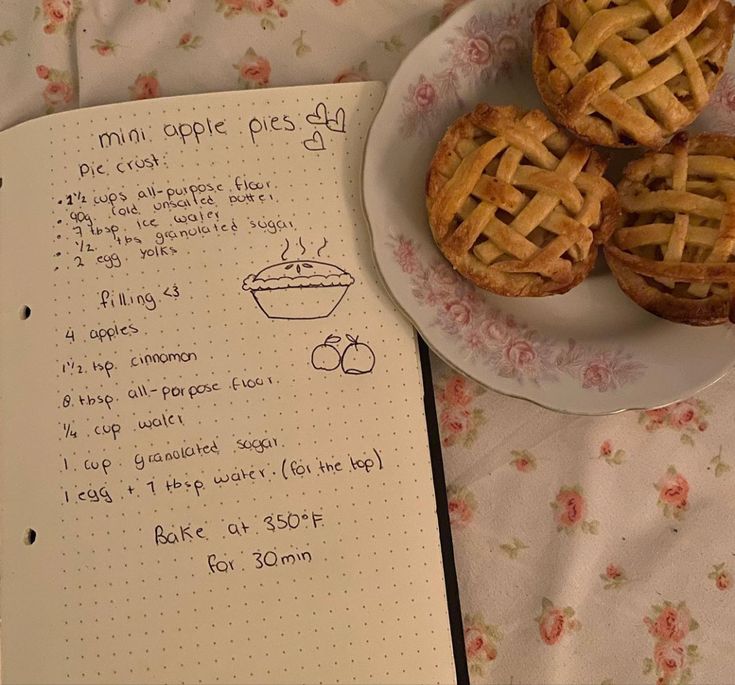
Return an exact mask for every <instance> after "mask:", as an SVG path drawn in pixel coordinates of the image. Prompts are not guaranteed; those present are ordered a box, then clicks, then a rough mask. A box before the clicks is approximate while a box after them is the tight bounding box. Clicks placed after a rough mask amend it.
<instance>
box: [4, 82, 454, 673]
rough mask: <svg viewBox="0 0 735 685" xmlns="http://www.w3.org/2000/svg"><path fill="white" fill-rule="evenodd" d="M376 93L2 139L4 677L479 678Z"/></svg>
mask: <svg viewBox="0 0 735 685" xmlns="http://www.w3.org/2000/svg"><path fill="white" fill-rule="evenodd" d="M382 95H383V86H382V85H381V84H378V83H366V84H350V85H340V86H315V87H303V88H290V89H272V90H267V91H259V92H252V91H251V92H239V93H221V94H207V95H197V96H186V97H176V98H167V99H161V100H154V101H144V102H138V103H127V104H120V105H111V106H105V107H97V108H93V109H88V110H82V111H77V112H71V113H66V114H61V115H54V116H50V117H46V118H43V119H39V120H35V121H31V122H28V123H26V124H22V125H20V126H17V127H15V128H13V129H11V130H8V131H6V132H3V133H1V134H0V176H1V177H2V185H1V186H0V298H1V304H2V307H1V311H2V341H1V343H0V344H1V347H0V388H1V392H2V404H1V407H0V408H1V410H2V411H1V417H2V419H1V421H2V423H1V424H0V440H1V443H0V458H1V463H2V473H1V487H2V542H1V543H0V554H1V561H2V581H1V585H0V592H1V595H0V600H1V601H0V618H1V619H2V639H1V648H2V659H1V661H2V682H3V683H64V682H70V683H175V682H182V683H183V682H186V683H189V682H192V683H196V682H206V683H215V682H223V683H224V682H250V683H311V682H325V683H332V682H355V683H367V682H377V683H418V682H420V683H449V682H456V680H457V679H458V678H459V680H462V679H463V678H465V677H466V667H465V666H464V664H463V656H462V650H461V634H460V633H458V632H457V630H458V628H459V625H458V620H457V619H458V615H457V609H458V607H457V605H456V602H455V600H456V586H455V584H454V583H455V581H454V578H453V575H452V571H451V563H449V562H450V561H451V560H450V550H449V549H448V546H447V545H448V533H447V532H446V531H444V532H443V534H440V529H441V528H443V525H442V526H440V522H443V523H446V519H445V511H444V509H443V507H444V503H443V502H442V501H441V495H440V494H437V493H441V489H442V488H441V485H442V483H441V468H440V464H439V463H438V461H436V460H435V461H434V464H433V466H434V468H433V471H432V460H431V458H430V448H429V443H430V433H431V431H430V430H428V429H427V421H426V412H425V407H424V388H423V385H422V366H421V355H420V353H419V350H418V348H417V343H416V339H415V337H414V334H413V331H412V329H411V327H410V326H409V324H408V323H407V322H406V321H405V320H404V319H403V318H402V317H401V316H400V315H399V313H398V312H397V311H396V309H395V307H394V305H393V304H392V303H391V301H390V300H389V298H388V296H387V295H386V294H385V292H384V291H383V290H382V289H381V287H380V285H379V282H378V278H377V275H376V272H375V270H374V267H373V265H372V258H371V249H370V238H369V234H368V230H367V227H366V224H365V221H364V218H363V214H362V206H361V191H360V171H361V166H362V154H363V148H364V144H365V136H366V134H367V130H368V128H369V125H370V122H371V121H372V118H373V116H374V115H375V113H376V111H377V108H378V107H379V105H380V101H381V98H382ZM426 406H427V408H428V414H429V415H430V414H431V412H432V411H433V408H432V404H431V401H430V400H429V401H428V402H427V404H426ZM435 457H436V454H435ZM435 486H436V491H435ZM437 497H439V499H440V502H439V506H438V513H439V517H437ZM442 538H444V540H443V542H444V548H443V549H442V544H441V543H442ZM455 650H456V651H455Z"/></svg>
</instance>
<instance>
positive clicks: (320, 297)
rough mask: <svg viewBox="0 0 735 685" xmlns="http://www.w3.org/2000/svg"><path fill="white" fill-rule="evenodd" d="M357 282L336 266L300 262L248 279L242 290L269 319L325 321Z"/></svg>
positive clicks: (265, 270) (248, 277)
mask: <svg viewBox="0 0 735 685" xmlns="http://www.w3.org/2000/svg"><path fill="white" fill-rule="evenodd" d="M354 282H355V279H354V278H353V276H352V275H351V274H349V273H347V272H346V271H345V270H344V269H340V268H339V267H338V266H334V264H326V263H324V262H316V261H313V260H303V259H297V260H294V261H290V262H282V263H281V264H273V265H271V266H268V267H266V268H265V269H263V270H261V271H259V272H258V273H257V274H251V275H250V276H247V277H246V278H245V279H244V280H243V282H242V289H243V290H244V291H245V292H250V293H251V294H252V296H253V298H254V299H255V302H256V303H257V305H258V307H260V309H261V310H262V311H263V313H264V314H265V315H266V316H267V317H268V318H269V319H323V318H326V317H327V316H329V315H330V314H331V313H332V312H333V311H334V310H335V309H336V308H337V305H338V304H339V303H340V302H341V301H342V298H343V297H344V296H345V294H346V293H347V289H348V288H349V287H350V286H351V285H352V284H353V283H354Z"/></svg>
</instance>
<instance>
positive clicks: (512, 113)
mask: <svg viewBox="0 0 735 685" xmlns="http://www.w3.org/2000/svg"><path fill="white" fill-rule="evenodd" d="M604 170H605V162H604V160H603V159H602V157H601V156H600V155H599V154H598V153H597V152H596V151H595V150H593V149H592V148H591V147H589V146H587V145H585V144H583V143H581V142H579V141H577V140H574V139H573V138H572V137H571V136H569V135H568V134H567V133H566V132H564V131H562V130H560V129H559V128H557V127H556V126H555V125H554V124H553V123H552V122H550V121H549V120H548V119H547V117H546V116H545V115H544V114H543V113H542V112H540V111H538V110H532V111H530V112H523V111H522V110H520V109H518V108H517V107H513V106H509V107H491V106H490V105H486V104H480V105H478V106H477V107H476V108H475V110H474V111H473V112H471V113H470V114H467V115H465V116H463V117H461V118H460V119H458V120H457V121H456V122H455V123H454V124H452V126H450V128H449V129H448V130H447V132H446V133H445V135H444V137H443V138H442V140H441V142H440V143H439V147H438V148H437V151H436V153H435V154H434V159H433V160H432V163H431V168H430V170H429V176H428V179H427V199H426V201H427V207H428V211H429V224H430V226H431V231H432V233H433V235H434V240H435V242H436V244H437V245H438V246H439V249H440V250H441V251H442V253H443V254H444V256H445V257H446V258H447V259H448V260H449V261H450V262H451V263H452V266H454V268H455V269H456V270H457V271H459V272H460V273H461V274H462V275H463V276H465V278H468V279H469V280H470V281H472V282H473V283H475V284H476V285H478V286H480V287H481V288H485V289H486V290H490V291H492V292H494V293H498V294H499V295H510V296H534V297H536V296H541V295H553V294H556V293H563V292H566V291H567V290H569V289H570V288H572V287H574V286H575V285H577V284H578V283H579V282H580V281H582V280H583V279H584V278H585V277H586V276H587V274H588V273H589V272H590V270H591V269H592V267H593V265H594V263H595V258H596V256H597V245H598V244H599V243H604V242H605V240H606V239H607V238H608V236H609V235H610V233H611V231H612V229H613V228H614V226H615V222H616V220H617V215H618V213H619V209H618V206H617V194H616V192H615V189H614V188H613V187H612V186H611V185H610V184H609V183H608V182H607V181H606V180H605V179H604V178H602V173H603V172H604Z"/></svg>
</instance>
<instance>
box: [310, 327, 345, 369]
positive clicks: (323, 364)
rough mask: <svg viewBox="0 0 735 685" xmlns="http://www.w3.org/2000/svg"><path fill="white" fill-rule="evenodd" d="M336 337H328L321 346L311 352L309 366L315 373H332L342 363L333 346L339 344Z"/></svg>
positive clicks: (340, 356)
mask: <svg viewBox="0 0 735 685" xmlns="http://www.w3.org/2000/svg"><path fill="white" fill-rule="evenodd" d="M341 339H342V338H340V337H339V336H338V335H328V336H327V337H326V338H325V339H324V342H323V343H322V344H321V345H317V346H316V347H315V348H314V349H313V350H312V351H311V365H312V366H313V367H314V368H315V369H316V370H317V371H334V370H335V369H337V368H339V365H340V363H341V362H342V355H340V353H339V350H338V349H337V347H335V345H337V344H338V343H339V341H340V340H341Z"/></svg>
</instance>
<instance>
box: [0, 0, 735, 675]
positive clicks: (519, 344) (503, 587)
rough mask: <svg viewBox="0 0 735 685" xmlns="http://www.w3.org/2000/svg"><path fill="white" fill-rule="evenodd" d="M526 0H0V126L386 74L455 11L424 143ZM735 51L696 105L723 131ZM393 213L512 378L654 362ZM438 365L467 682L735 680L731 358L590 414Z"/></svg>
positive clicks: (465, 328) (417, 265)
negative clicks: (453, 255)
mask: <svg viewBox="0 0 735 685" xmlns="http://www.w3.org/2000/svg"><path fill="white" fill-rule="evenodd" d="M540 1H541V0H529V1H528V2H526V1H522V0H497V1H496V2H493V3H484V4H483V3H480V6H481V8H482V9H481V11H470V12H469V14H468V15H467V17H464V16H462V17H459V16H458V15H457V14H455V13H456V12H457V11H459V10H460V9H461V8H463V7H465V6H466V5H467V0H380V2H366V1H365V0H363V1H360V0H313V1H312V2H305V1H296V0H171V1H170V2H169V1H168V0H32V1H30V0H28V1H27V0H3V1H2V2H0V65H3V66H6V68H5V69H3V68H0V89H1V90H0V92H2V93H3V94H4V95H3V103H2V107H0V127H1V128H7V127H9V126H11V125H14V124H17V123H19V122H21V121H24V120H26V119H30V118H33V117H38V116H43V115H45V114H50V113H54V112H60V111H63V110H66V109H70V108H72V107H80V106H81V107H88V106H92V105H100V104H105V103H111V102H123V101H127V100H135V99H141V100H142V99H147V98H155V97H166V96H171V95H180V94H181V95H183V94H187V93H206V92H212V91H219V90H240V89H243V90H244V89H251V88H259V89H261V88H262V89H265V88H270V87H279V86H290V85H304V84H310V83H349V82H356V81H366V80H371V79H375V80H380V81H383V82H385V83H388V82H389V81H390V79H391V77H392V75H393V74H394V72H395V70H396V69H397V68H398V66H399V64H400V63H401V60H402V59H403V58H404V57H405V56H406V55H407V54H408V53H409V52H410V51H411V50H412V49H413V48H414V46H415V45H416V44H417V43H418V42H419V41H420V40H422V39H423V38H424V37H425V36H426V35H427V34H428V33H429V32H430V31H431V30H432V29H433V28H435V27H436V26H438V25H439V24H440V23H442V22H447V21H449V22H455V21H456V22H457V23H456V26H455V25H454V24H452V25H451V26H452V30H451V31H450V34H451V35H449V36H448V38H447V40H446V41H444V42H443V44H442V45H441V46H439V47H438V52H437V61H436V62H435V63H434V64H427V65H426V68H425V69H424V70H423V72H422V73H417V74H415V75H414V76H413V78H412V80H411V83H410V87H407V88H406V89H405V91H403V92H401V93H400V97H401V105H402V109H401V113H400V116H399V117H398V118H397V120H396V122H395V125H396V127H397V128H398V129H400V130H401V131H402V133H403V135H406V136H415V137H417V139H418V138H420V139H422V140H424V142H425V144H426V145H427V146H429V147H431V146H433V145H434V144H435V139H436V137H437V136H438V135H439V133H440V132H439V131H437V130H436V125H437V122H438V120H439V117H440V114H441V113H442V111H443V108H444V107H446V106H447V105H449V104H451V103H456V98H457V91H456V89H455V87H454V84H455V83H456V82H457V79H460V78H461V79H462V80H464V81H467V82H471V83H473V84H476V88H477V93H478V98H480V96H483V97H484V95H483V94H488V97H491V95H492V89H493V84H494V83H495V81H496V79H497V78H498V77H499V76H504V75H505V74H508V73H510V74H511V76H513V75H514V74H515V73H521V71H522V70H527V69H528V68H529V66H528V60H529V57H530V39H531V30H530V22H531V19H532V17H533V15H534V13H535V11H536V8H537V7H538V5H539V4H540ZM463 11H465V10H463ZM445 27H446V25H445ZM730 59H731V62H730V66H729V68H728V70H727V72H726V73H725V74H724V75H723V78H722V80H721V82H720V84H719V87H718V89H717V90H716V92H715V94H714V96H713V98H712V102H711V104H710V106H709V107H708V109H707V111H706V113H705V114H703V115H702V119H701V121H703V122H704V121H705V120H706V125H707V127H709V128H711V129H712V130H717V131H720V132H724V133H729V134H731V135H735V75H734V74H735V58H734V57H731V58H730ZM473 104H474V101H473V102H469V101H467V102H463V103H462V105H463V107H465V108H466V109H469V108H470V107H471V106H472V105H473ZM277 113H278V112H276V114H277ZM416 173H417V174H418V175H419V176H421V175H422V174H423V170H421V169H417V170H416ZM302 218H303V217H302ZM23 230H25V229H23ZM394 230H395V233H394V235H393V240H392V242H391V249H392V250H393V258H394V259H395V262H396V264H397V265H398V268H399V269H400V271H401V272H402V274H403V276H404V278H406V279H407V281H408V282H409V283H410V284H411V289H412V293H413V297H414V298H415V300H416V302H417V303H418V305H419V306H420V307H422V308H425V309H426V310H427V311H428V312H429V313H430V314H431V317H432V320H433V321H434V323H435V325H436V326H438V327H439V328H440V329H441V330H443V331H446V332H448V333H450V334H451V335H452V336H453V337H454V338H455V339H456V341H457V345H458V346H459V347H460V349H461V350H462V351H463V353H464V354H466V355H468V356H472V357H473V358H475V359H477V360H481V363H483V364H486V365H488V366H491V367H492V368H493V369H495V370H496V372H497V373H499V374H502V375H503V376H504V377H506V378H509V379H511V380H512V382H513V383H514V384H517V385H518V387H523V386H524V385H529V384H538V385H541V384H547V385H549V386H553V384H555V383H558V382H559V380H560V379H565V380H567V379H572V380H573V382H574V383H575V384H576V386H577V387H578V388H579V389H580V390H581V391H583V392H585V393H589V396H591V397H594V396H596V395H597V394H599V393H610V392H621V391H622V392H627V391H632V390H634V388H635V385H636V384H637V383H647V382H657V380H656V379H650V378H648V376H647V372H648V370H647V369H646V368H645V367H644V365H643V363H642V361H641V360H640V359H637V358H635V357H634V356H633V355H632V354H630V352H629V351H628V350H625V349H617V348H611V347H609V346H608V345H607V343H606V341H605V340H600V341H599V345H595V346H594V347H585V346H582V345H580V344H579V343H578V342H577V341H574V340H564V342H563V344H561V343H559V342H558V341H556V340H555V341H550V340H547V339H546V338H545V337H544V335H543V334H542V332H541V331H538V330H534V329H533V328H532V327H530V326H528V325H526V323H525V322H524V320H523V317H522V316H521V315H520V314H519V315H518V316H508V315H507V314H503V313H501V312H499V311H498V309H497V307H496V306H493V302H492V298H487V299H486V298H485V297H483V296H482V295H478V293H477V291H476V290H474V289H473V288H469V287H467V285H466V283H465V282H464V281H463V279H462V278H460V277H459V276H458V275H457V274H456V272H454V270H453V269H452V268H451V267H450V266H448V264H447V263H446V262H445V261H444V260H443V259H442V258H441V257H438V256H437V255H436V254H424V253H422V252H421V251H420V250H418V249H417V246H416V245H415V244H414V243H413V242H412V241H411V240H410V239H409V238H407V237H406V236H405V235H403V234H402V233H401V227H400V226H397V227H395V229H394ZM562 325H563V322H562ZM662 353H665V351H662ZM432 369H433V373H432V376H433V385H434V387H433V392H434V399H435V404H436V413H437V418H438V423H439V431H440V440H441V445H442V450H443V460H444V471H445V480H446V483H447V501H448V508H449V518H450V522H451V532H452V541H453V548H454V555H455V565H456V568H457V576H458V584H459V591H460V598H461V603H462V611H463V632H464V647H465V652H466V655H467V662H468V669H469V672H470V679H471V682H472V685H500V684H503V685H507V684H508V683H514V685H538V684H539V683H543V684H544V685H569V683H591V684H596V685H623V684H628V683H635V684H636V685H639V684H640V685H731V684H732V682H733V654H735V610H734V609H733V598H734V597H735V594H734V592H735V591H734V590H733V574H735V497H733V492H734V488H735V472H734V471H733V463H735V420H733V419H735V410H734V409H733V406H734V403H733V398H734V397H735V376H733V375H732V374H731V375H729V376H726V377H725V378H724V379H722V380H721V381H719V382H717V383H716V384H715V385H713V386H712V387H710V388H708V389H707V390H705V391H703V392H701V393H700V394H698V395H697V396H696V397H689V398H681V400H680V401H678V402H675V403H673V404H671V405H670V406H668V407H661V408H655V409H649V410H643V409H640V410H636V411H630V412H624V413H621V414H618V415H615V416H603V417H584V416H566V415H562V414H556V413H554V412H550V411H548V410H545V409H542V408H540V407H537V406H535V405H532V404H530V403H527V402H524V401H521V400H516V399H513V398H511V397H503V396H500V395H498V394H496V393H494V392H492V391H489V390H485V389H483V388H481V387H480V386H478V385H477V384H476V383H474V382H473V381H472V380H470V379H468V378H466V377H464V376H463V375H462V374H460V373H458V372H457V371H456V370H454V369H451V368H449V367H448V366H447V365H445V364H444V363H443V362H442V361H441V360H440V359H439V358H437V357H435V356H433V357H432ZM675 372H678V370H675V369H674V370H672V373H675ZM396 459H400V455H396ZM406 477H407V478H408V477H411V474H410V473H409V472H407V473H406ZM386 496H387V495H386ZM432 601H435V602H436V603H437V610H440V609H441V601H442V600H441V598H432ZM698 624H701V625H698ZM409 638H410V635H409ZM407 644H408V643H407Z"/></svg>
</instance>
